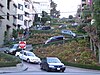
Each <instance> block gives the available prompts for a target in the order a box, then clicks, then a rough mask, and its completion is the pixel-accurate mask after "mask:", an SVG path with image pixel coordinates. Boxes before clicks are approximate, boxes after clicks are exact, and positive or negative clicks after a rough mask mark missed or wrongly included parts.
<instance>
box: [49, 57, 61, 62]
mask: <svg viewBox="0 0 100 75" xmlns="http://www.w3.org/2000/svg"><path fill="white" fill-rule="evenodd" d="M47 62H48V63H61V61H60V60H59V59H58V58H48V59H47Z"/></svg>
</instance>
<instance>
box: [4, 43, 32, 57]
mask: <svg viewBox="0 0 100 75" xmlns="http://www.w3.org/2000/svg"><path fill="white" fill-rule="evenodd" d="M32 49H33V47H32V45H31V44H27V45H26V48H25V50H32ZM21 50H22V49H21V48H20V47H19V44H12V45H11V46H9V47H8V48H6V49H5V50H4V52H5V53H7V54H12V55H15V54H16V52H18V51H21Z"/></svg>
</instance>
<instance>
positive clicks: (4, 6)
mask: <svg viewBox="0 0 100 75" xmlns="http://www.w3.org/2000/svg"><path fill="white" fill-rule="evenodd" d="M12 9H16V5H15V4H14V2H13V1H11V0H0V46H2V45H3V44H4V40H9V39H10V38H11V35H12V29H13V28H15V27H14V26H13V18H14V16H13V15H12V13H16V10H14V12H13V11H12Z"/></svg>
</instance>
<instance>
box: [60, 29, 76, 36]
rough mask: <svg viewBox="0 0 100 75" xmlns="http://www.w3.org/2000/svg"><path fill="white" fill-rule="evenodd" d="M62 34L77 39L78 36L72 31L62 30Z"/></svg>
mask: <svg viewBox="0 0 100 75" xmlns="http://www.w3.org/2000/svg"><path fill="white" fill-rule="evenodd" d="M61 33H62V34H67V35H70V36H73V37H76V34H75V33H74V32H72V31H71V30H62V31H61Z"/></svg>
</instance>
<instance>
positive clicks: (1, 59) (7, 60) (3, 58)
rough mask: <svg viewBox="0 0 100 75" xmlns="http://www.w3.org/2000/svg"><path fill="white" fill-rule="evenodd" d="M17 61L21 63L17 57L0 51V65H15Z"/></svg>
mask: <svg viewBox="0 0 100 75" xmlns="http://www.w3.org/2000/svg"><path fill="white" fill-rule="evenodd" d="M18 63H21V61H20V59H19V58H17V57H15V56H12V55H9V54H5V53H1V52H0V67H8V66H15V65H16V64H18Z"/></svg>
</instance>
